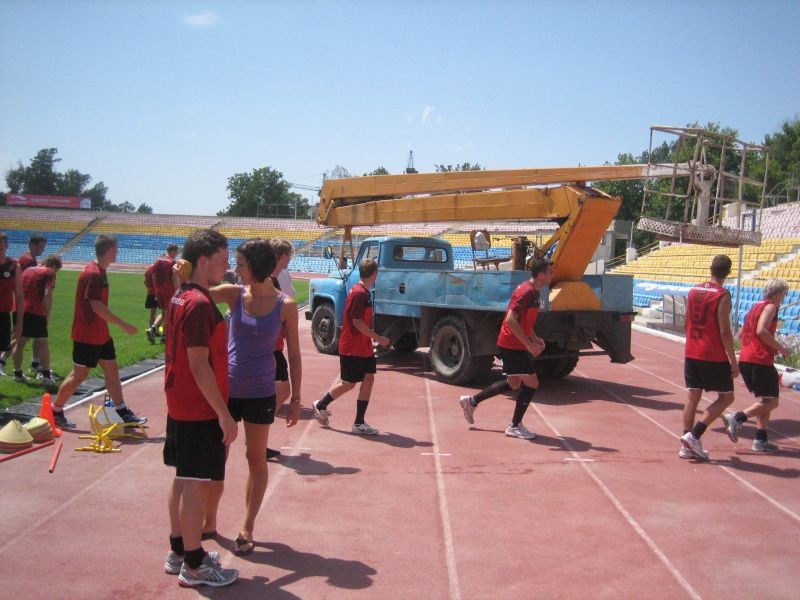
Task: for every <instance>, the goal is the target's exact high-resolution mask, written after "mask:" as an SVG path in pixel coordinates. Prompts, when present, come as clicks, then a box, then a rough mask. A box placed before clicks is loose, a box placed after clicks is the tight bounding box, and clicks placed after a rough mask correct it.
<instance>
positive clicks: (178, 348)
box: [164, 229, 239, 587]
mask: <svg viewBox="0 0 800 600" xmlns="http://www.w3.org/2000/svg"><path fill="white" fill-rule="evenodd" d="M183 259H184V260H185V261H188V263H190V264H191V268H192V271H191V275H190V276H189V279H188V281H187V282H186V283H185V284H184V285H182V286H181V288H180V290H179V291H178V293H176V294H175V295H174V296H173V297H172V298H171V300H170V304H169V307H168V308H167V326H168V327H167V332H166V333H167V336H166V337H167V352H166V358H165V371H164V391H165V392H166V395H167V435H166V441H165V442H164V464H165V465H167V466H170V467H174V468H175V479H174V480H173V482H172V485H171V487H170V492H169V499H168V508H169V520H170V536H169V542H170V551H169V553H168V554H167V559H166V562H165V563H164V571H165V572H166V573H169V574H171V575H178V583H179V584H180V585H181V586H183V587H198V586H201V585H208V586H212V587H220V586H224V585H228V584H231V583H233V582H234V581H236V579H237V578H238V577H239V572H238V571H237V570H236V569H223V568H222V565H221V564H220V561H219V555H218V554H217V553H216V552H212V553H211V554H206V552H205V551H204V550H203V547H202V543H201V540H202V536H203V521H204V519H205V516H206V514H207V511H208V502H209V497H210V496H211V495H212V494H214V489H215V488H218V487H219V484H221V483H222V482H223V481H224V480H225V457H226V454H227V447H228V446H229V445H230V444H231V443H232V442H233V441H234V440H235V439H236V433H237V427H236V421H234V420H233V417H232V416H231V414H230V411H229V410H228V328H227V325H226V324H225V319H224V318H223V317H222V314H221V313H220V312H219V310H218V309H217V306H216V304H215V303H214V302H213V301H212V300H211V297H210V295H209V292H208V288H209V287H211V286H213V285H217V284H219V283H220V282H221V281H222V277H223V276H224V275H225V271H227V269H228V239H227V238H226V237H225V236H224V235H222V234H221V233H219V232H218V231H214V230H213V229H198V230H196V231H193V232H192V233H191V234H189V237H187V238H186V243H185V244H184V246H183ZM215 484H216V485H215Z"/></svg>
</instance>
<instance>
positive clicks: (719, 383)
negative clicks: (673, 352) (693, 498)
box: [678, 254, 739, 459]
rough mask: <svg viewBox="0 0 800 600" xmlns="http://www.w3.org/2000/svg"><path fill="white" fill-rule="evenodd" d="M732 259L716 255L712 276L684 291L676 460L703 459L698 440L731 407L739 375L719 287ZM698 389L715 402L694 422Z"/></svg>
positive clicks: (727, 297) (726, 302)
mask: <svg viewBox="0 0 800 600" xmlns="http://www.w3.org/2000/svg"><path fill="white" fill-rule="evenodd" d="M730 272H731V259H730V258H729V257H727V256H726V255H724V254H718V255H717V256H715V257H714V259H713V260H712V261H711V278H710V279H709V280H708V281H706V282H705V283H700V284H697V285H696V286H694V287H693V288H692V289H691V290H689V296H688V298H687V301H686V349H685V358H684V363H683V376H684V379H685V381H686V388H687V390H688V392H689V397H688V399H687V401H686V404H685V406H684V407H683V436H681V443H682V444H683V448H681V450H680V452H679V453H678V456H679V457H681V458H700V459H707V458H708V452H706V451H705V450H704V449H703V444H702V443H701V442H700V437H701V436H702V435H703V434H704V433H705V431H706V429H707V428H708V426H709V425H711V423H713V422H714V420H715V419H717V418H719V416H720V415H722V413H723V412H724V411H725V409H726V408H728V407H729V406H730V405H731V404H732V403H733V380H734V379H735V378H736V377H738V376H739V365H738V364H737V363H736V352H735V350H734V348H733V333H732V332H731V294H730V292H728V290H726V289H725V288H724V287H723V285H724V284H725V279H726V278H727V277H728V275H729V274H730ZM703 390H705V391H707V392H717V399H716V400H715V401H714V402H712V403H711V404H710V405H709V406H708V408H707V409H706V410H705V411H704V412H703V415H702V417H700V420H699V421H698V422H697V423H695V422H694V418H695V415H696V413H697V405H698V404H699V403H700V399H701V398H702V396H703Z"/></svg>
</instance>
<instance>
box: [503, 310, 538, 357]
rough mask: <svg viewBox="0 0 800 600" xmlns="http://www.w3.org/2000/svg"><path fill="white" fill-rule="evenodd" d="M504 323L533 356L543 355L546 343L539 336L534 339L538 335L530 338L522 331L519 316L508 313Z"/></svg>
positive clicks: (510, 311)
mask: <svg viewBox="0 0 800 600" xmlns="http://www.w3.org/2000/svg"><path fill="white" fill-rule="evenodd" d="M503 322H504V323H505V324H506V326H507V327H508V329H509V330H510V331H511V333H513V334H514V337H515V338H517V339H518V340H519V342H520V343H521V344H522V345H523V346H525V349H526V350H527V351H528V352H530V353H531V354H532V355H533V356H539V355H540V354H541V353H542V350H544V341H542V339H541V338H539V337H538V336H537V337H534V336H535V335H536V334H534V333H531V337H530V338H529V337H528V336H527V335H525V330H524V329H522V325H520V323H519V319H517V315H516V314H514V311H513V310H507V311H506V317H505V319H503Z"/></svg>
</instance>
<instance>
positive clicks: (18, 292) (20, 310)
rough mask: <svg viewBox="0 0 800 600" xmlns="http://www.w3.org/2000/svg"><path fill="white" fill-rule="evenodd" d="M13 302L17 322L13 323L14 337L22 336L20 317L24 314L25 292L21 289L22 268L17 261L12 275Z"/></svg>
mask: <svg viewBox="0 0 800 600" xmlns="http://www.w3.org/2000/svg"><path fill="white" fill-rule="evenodd" d="M14 303H15V304H16V306H17V323H16V325H14V337H15V338H19V337H21V336H22V317H24V316H25V293H24V291H23V289H22V269H21V268H20V266H19V263H17V266H16V272H15V275H14Z"/></svg>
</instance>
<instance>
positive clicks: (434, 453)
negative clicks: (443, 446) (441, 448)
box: [420, 452, 453, 456]
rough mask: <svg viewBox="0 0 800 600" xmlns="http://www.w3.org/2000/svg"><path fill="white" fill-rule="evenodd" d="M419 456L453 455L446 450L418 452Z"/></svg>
mask: <svg viewBox="0 0 800 600" xmlns="http://www.w3.org/2000/svg"><path fill="white" fill-rule="evenodd" d="M420 455H421V456H453V455H452V454H449V453H447V452H420Z"/></svg>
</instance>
